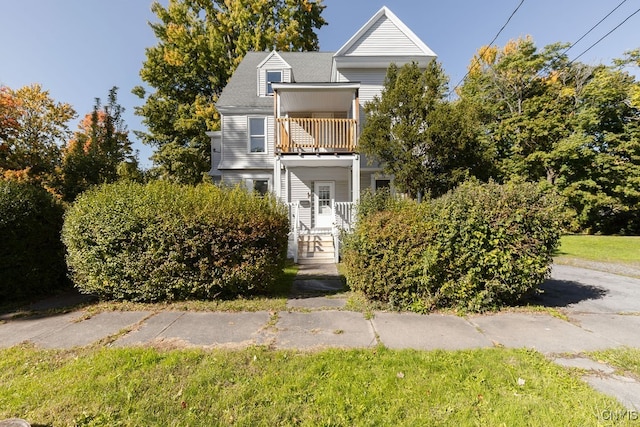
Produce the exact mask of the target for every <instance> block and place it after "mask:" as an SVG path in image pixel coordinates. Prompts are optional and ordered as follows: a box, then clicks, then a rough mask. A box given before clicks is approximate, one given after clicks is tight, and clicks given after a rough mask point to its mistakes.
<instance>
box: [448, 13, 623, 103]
mask: <svg viewBox="0 0 640 427" xmlns="http://www.w3.org/2000/svg"><path fill="white" fill-rule="evenodd" d="M624 1H627V0H624ZM522 3H524V0H520V3H519V4H518V6H517V7H516V8H515V9H514V10H513V12H511V15H509V18H507V22H505V23H504V25H503V26H502V28H500V30H499V31H498V32H497V34H496V35H495V36H494V37H493V39H492V40H491V41H490V42H489V44H488V45H486V47H485V50H486V49H488V48H489V47H490V46H491V45H492V44H493V42H495V41H496V39H497V38H498V37H499V36H500V34H502V31H503V30H504V29H505V28H506V27H507V25H508V24H509V21H511V18H513V15H515V14H516V12H517V11H518V9H520V6H522ZM483 53H484V52H483ZM478 56H480V55H478ZM474 59H475V60H476V61H479V59H478V58H474ZM469 68H471V67H469ZM468 75H469V70H467V72H466V74H465V75H464V76H463V77H462V78H461V79H460V81H459V82H458V83H457V84H456V85H455V86H454V87H453V89H451V90H450V91H449V93H448V94H447V96H450V95H451V94H452V93H453V92H454V91H455V90H456V89H457V88H458V86H460V84H461V83H462V82H463V81H464V79H466V78H467V76H468Z"/></svg>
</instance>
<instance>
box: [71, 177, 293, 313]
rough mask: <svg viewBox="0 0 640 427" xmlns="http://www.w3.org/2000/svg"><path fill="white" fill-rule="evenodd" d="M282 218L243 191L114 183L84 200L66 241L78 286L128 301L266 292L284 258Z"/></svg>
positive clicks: (279, 209)
mask: <svg viewBox="0 0 640 427" xmlns="http://www.w3.org/2000/svg"><path fill="white" fill-rule="evenodd" d="M287 233H288V217H287V214H286V210H285V208H284V207H283V206H282V205H281V204H279V203H277V202H276V201H275V200H274V199H273V198H271V197H264V198H263V197H258V196H257V195H254V194H250V193H248V192H247V191H246V190H243V189H241V188H234V189H230V188H219V187H216V186H214V185H200V186H197V187H186V186H180V185H176V184H170V183H166V182H154V183H151V184H147V185H141V184H136V183H116V184H108V185H103V186H100V187H98V188H96V189H94V190H90V191H88V192H87V193H84V194H83V195H81V196H80V197H79V198H78V199H77V201H76V202H75V203H74V204H73V206H72V207H71V208H70V209H69V210H68V212H67V214H66V217H65V223H64V229H63V240H64V243H65V245H66V247H67V263H68V266H69V268H70V271H71V273H72V278H73V280H74V282H75V284H76V286H77V287H78V288H79V289H80V290H81V291H82V292H85V293H91V294H96V295H99V296H100V297H102V298H108V299H117V300H132V301H173V300H184V299H214V298H225V297H231V296H236V295H246V294H253V293H260V292H264V291H266V290H268V289H269V287H270V286H271V285H272V284H273V283H274V281H275V280H276V278H277V277H278V276H279V274H280V273H281V271H282V268H283V266H284V262H285V260H286V245H287Z"/></svg>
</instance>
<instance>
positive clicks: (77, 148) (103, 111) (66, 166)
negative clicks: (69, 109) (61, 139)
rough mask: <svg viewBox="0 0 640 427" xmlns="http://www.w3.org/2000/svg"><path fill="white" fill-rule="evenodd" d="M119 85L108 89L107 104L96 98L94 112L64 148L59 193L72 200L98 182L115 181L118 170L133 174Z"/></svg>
mask: <svg viewBox="0 0 640 427" xmlns="http://www.w3.org/2000/svg"><path fill="white" fill-rule="evenodd" d="M117 98H118V88H117V87H115V86H114V87H113V88H111V90H110V91H109V97H108V103H107V105H104V106H102V103H101V101H100V98H96V103H95V105H94V107H93V112H92V113H90V114H87V115H86V116H85V118H84V120H83V121H82V123H80V126H79V129H78V131H76V132H75V134H74V137H73V139H71V140H70V141H69V144H68V145H67V147H66V149H65V150H64V158H63V162H62V181H63V183H62V194H63V197H64V199H65V200H67V201H73V200H74V199H75V198H76V197H77V196H78V194H80V193H82V192H84V191H86V190H87V189H88V188H89V187H91V186H93V185H97V184H103V183H109V182H115V181H116V180H118V178H119V177H120V174H119V172H118V169H120V170H122V171H126V173H128V175H127V176H135V175H136V172H135V171H134V169H135V168H136V166H137V162H136V160H135V158H133V156H132V155H131V152H132V150H131V141H130V140H129V136H128V131H127V126H126V125H125V123H124V120H123V119H122V114H123V113H124V108H122V106H121V105H120V104H118V99H117Z"/></svg>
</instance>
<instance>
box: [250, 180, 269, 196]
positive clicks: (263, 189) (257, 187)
mask: <svg viewBox="0 0 640 427" xmlns="http://www.w3.org/2000/svg"><path fill="white" fill-rule="evenodd" d="M245 182H246V184H247V189H248V190H249V191H255V192H256V193H258V194H259V195H261V196H264V195H265V194H267V193H268V192H269V178H257V179H253V178H247V179H246V180H245Z"/></svg>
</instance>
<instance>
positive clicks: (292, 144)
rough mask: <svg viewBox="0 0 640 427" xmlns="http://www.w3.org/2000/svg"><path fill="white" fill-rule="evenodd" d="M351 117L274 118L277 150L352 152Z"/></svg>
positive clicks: (354, 143)
mask: <svg viewBox="0 0 640 427" xmlns="http://www.w3.org/2000/svg"><path fill="white" fill-rule="evenodd" d="M356 129H357V122H356V120H355V119H321V118H288V117H278V118H276V132H277V144H276V149H277V150H278V151H279V152H281V153H304V152H354V151H355V150H356Z"/></svg>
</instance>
